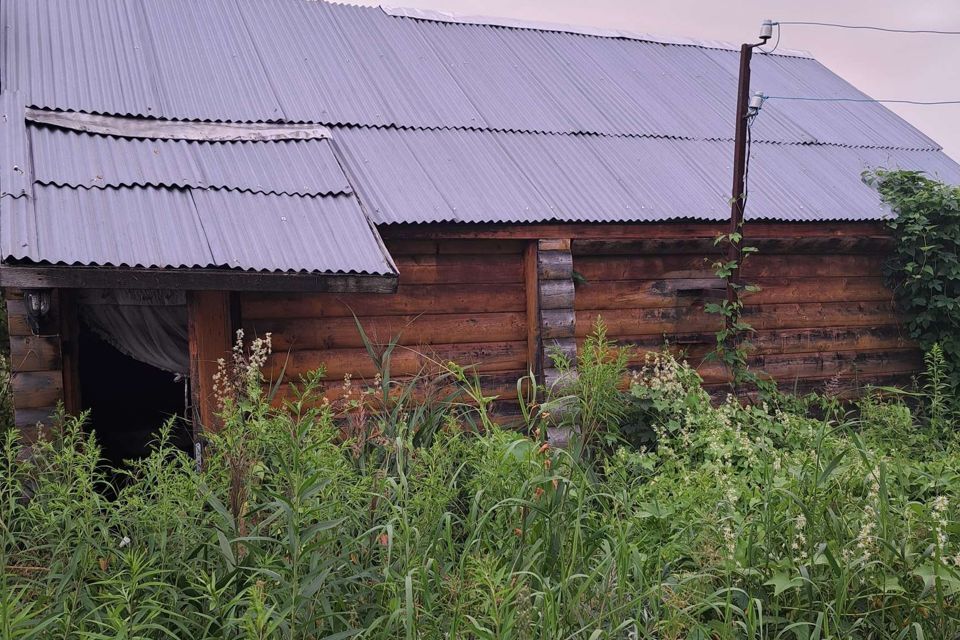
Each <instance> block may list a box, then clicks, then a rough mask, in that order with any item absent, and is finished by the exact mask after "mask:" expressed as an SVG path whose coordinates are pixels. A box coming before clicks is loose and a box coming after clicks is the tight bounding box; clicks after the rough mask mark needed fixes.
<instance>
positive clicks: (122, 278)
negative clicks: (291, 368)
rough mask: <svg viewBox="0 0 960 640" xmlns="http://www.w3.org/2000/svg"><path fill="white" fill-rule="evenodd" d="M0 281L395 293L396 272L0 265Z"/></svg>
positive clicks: (24, 285) (34, 285)
mask: <svg viewBox="0 0 960 640" xmlns="http://www.w3.org/2000/svg"><path fill="white" fill-rule="evenodd" d="M0 286H3V287H13V288H18V289H46V288H66V289H98V288H114V289H183V290H194V291H203V290H208V291H211V290H215V291H272V292H305V293H395V292H396V290H397V276H396V275H371V274H324V273H263V272H249V271H240V270H235V269H143V268H130V267H90V266H79V267H78V266H63V265H56V266H53V265H34V264H30V265H13V264H8V265H0Z"/></svg>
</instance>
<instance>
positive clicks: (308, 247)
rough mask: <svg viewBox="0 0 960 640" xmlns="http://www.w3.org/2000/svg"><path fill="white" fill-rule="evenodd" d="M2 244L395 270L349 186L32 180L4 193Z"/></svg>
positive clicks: (186, 260) (179, 264)
mask: <svg viewBox="0 0 960 640" xmlns="http://www.w3.org/2000/svg"><path fill="white" fill-rule="evenodd" d="M0 252H2V255H3V260H4V261H6V262H9V261H20V262H24V261H25V262H29V263H43V264H49V265H75V266H113V267H121V266H122V267H141V268H207V267H210V268H229V269H237V270H241V271H251V272H261V273H263V272H285V273H331V274H370V275H382V276H393V275H395V274H396V269H395V267H394V265H393V261H392V260H391V259H390V257H389V255H388V254H387V252H386V249H385V248H384V247H383V244H382V242H381V240H380V237H379V234H378V233H377V232H376V230H375V229H373V228H372V227H371V226H370V225H369V223H368V222H367V219H366V217H365V216H364V215H363V212H362V210H361V209H360V205H359V203H358V202H357V199H356V198H355V197H354V196H353V195H342V196H314V197H310V196H305V197H301V196H293V197H291V196H278V195H269V194H261V193H249V192H244V191H231V190H222V189H221V190H215V189H191V188H185V189H179V188H178V189H169V188H153V187H122V188H106V189H86V188H70V187H55V186H44V185H34V188H33V194H32V195H30V196H21V197H19V198H14V197H11V196H4V197H2V198H0Z"/></svg>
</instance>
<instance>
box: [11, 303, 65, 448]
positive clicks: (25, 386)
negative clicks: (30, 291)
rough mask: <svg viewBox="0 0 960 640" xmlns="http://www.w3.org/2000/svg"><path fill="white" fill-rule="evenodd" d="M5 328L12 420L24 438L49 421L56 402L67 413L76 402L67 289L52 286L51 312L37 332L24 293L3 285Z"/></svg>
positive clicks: (30, 437) (26, 439)
mask: <svg viewBox="0 0 960 640" xmlns="http://www.w3.org/2000/svg"><path fill="white" fill-rule="evenodd" d="M4 295H5V297H6V302H7V323H8V329H9V333H10V371H11V384H12V387H13V406H14V421H15V424H16V426H17V427H19V428H20V430H21V431H22V433H23V436H24V440H25V442H27V443H30V442H32V441H33V440H34V439H35V438H36V437H37V435H38V434H39V432H40V430H41V429H43V428H47V427H50V426H51V424H52V420H51V416H52V415H53V414H54V412H55V410H56V407H57V404H58V403H60V402H63V403H64V408H65V410H66V411H67V412H68V413H77V412H78V411H79V406H80V390H79V379H78V375H77V347H78V344H77V317H76V306H75V305H74V304H73V296H72V292H70V291H65V290H54V291H52V292H51V302H50V312H49V313H48V314H47V316H46V317H45V318H44V319H43V321H42V323H41V325H40V331H39V333H38V334H36V335H35V334H34V333H33V331H32V330H31V329H30V326H29V323H28V322H27V311H26V306H25V302H24V299H23V293H22V292H21V291H19V290H17V289H6V290H5V291H4Z"/></svg>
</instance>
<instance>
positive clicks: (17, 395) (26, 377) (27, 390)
mask: <svg viewBox="0 0 960 640" xmlns="http://www.w3.org/2000/svg"><path fill="white" fill-rule="evenodd" d="M12 386H13V406H14V407H15V408H17V409H49V408H51V407H54V406H56V404H57V402H58V401H59V400H61V399H62V398H63V376H62V375H61V373H60V372H59V371H23V372H20V373H14V374H13V375H12Z"/></svg>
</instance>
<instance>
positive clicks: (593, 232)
mask: <svg viewBox="0 0 960 640" xmlns="http://www.w3.org/2000/svg"><path fill="white" fill-rule="evenodd" d="M378 230H379V231H380V233H381V235H382V236H383V237H384V238H385V239H388V240H389V239H393V238H412V239H418V240H422V239H449V238H471V239H493V238H499V239H511V238H513V239H521V240H523V239H526V240H536V239H540V238H561V239H562V238H575V239H588V238H589V239H600V240H603V239H609V238H622V239H660V238H693V237H699V238H708V239H711V240H712V239H713V238H716V237H717V236H718V235H720V234H723V233H726V232H727V225H726V223H709V222H707V223H703V222H639V223H555V224H523V225H516V224H393V225H381V226H380V227H378ZM745 231H746V234H747V236H748V237H749V238H770V237H772V238H794V237H819V238H826V237H834V236H853V237H863V236H889V235H890V232H889V229H887V227H886V225H884V224H883V223H882V222H752V221H751V222H748V223H747V226H746V229H745Z"/></svg>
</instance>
